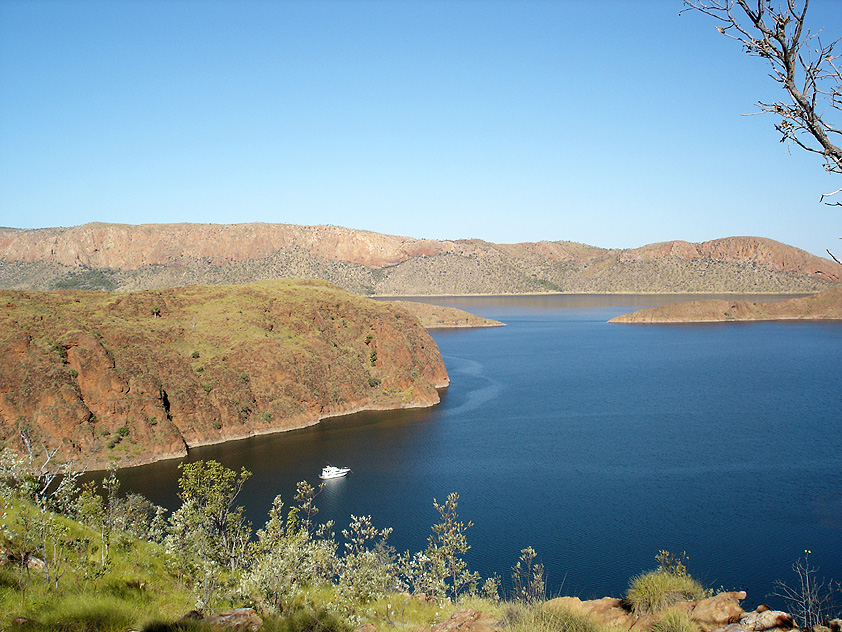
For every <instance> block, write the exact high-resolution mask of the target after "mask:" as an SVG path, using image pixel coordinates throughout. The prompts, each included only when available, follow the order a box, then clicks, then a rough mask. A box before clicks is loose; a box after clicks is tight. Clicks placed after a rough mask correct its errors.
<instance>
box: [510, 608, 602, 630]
mask: <svg viewBox="0 0 842 632" xmlns="http://www.w3.org/2000/svg"><path fill="white" fill-rule="evenodd" d="M504 619H505V623H506V630H508V631H509V632H609V631H610V630H612V628H610V627H608V626H605V625H602V624H601V623H599V622H598V621H597V620H596V619H594V618H593V617H591V616H589V615H587V614H585V613H583V612H576V611H575V610H571V609H569V608H553V607H537V606H520V607H518V606H512V607H511V608H510V609H509V611H508V612H507V613H506V616H505V617H504Z"/></svg>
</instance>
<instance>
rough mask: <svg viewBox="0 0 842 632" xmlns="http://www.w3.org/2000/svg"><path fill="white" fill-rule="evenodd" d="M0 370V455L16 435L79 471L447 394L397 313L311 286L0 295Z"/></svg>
mask: <svg viewBox="0 0 842 632" xmlns="http://www.w3.org/2000/svg"><path fill="white" fill-rule="evenodd" d="M409 307H410V308H411V307H412V306H409ZM0 356H2V357H3V362H2V363H0V445H3V444H5V445H11V446H14V447H17V448H20V442H21V437H20V432H21V431H25V432H26V433H28V434H29V436H30V437H31V438H32V440H33V443H34V444H35V445H41V444H42V442H43V444H44V445H46V447H47V448H50V449H52V448H59V449H60V456H61V457H63V458H65V459H69V460H73V461H74V462H75V464H76V465H77V466H78V467H80V468H82V467H85V466H89V467H103V466H104V465H106V464H107V463H109V462H110V461H112V460H116V461H118V462H119V463H120V464H121V465H136V464H140V463H145V462H150V461H153V460H156V459H159V458H164V457H171V456H182V455H184V454H185V453H186V450H187V448H189V447H193V446H198V445H204V444H208V443H218V442H221V441H227V440H230V439H237V438H241V437H248V436H252V435H256V434H263V433H268V432H277V431H281V430H288V429H291V428H300V427H303V426H308V425H311V424H314V423H316V422H317V421H318V420H319V419H321V418H323V417H326V416H331V415H337V414H345V413H351V412H355V411H358V410H372V409H394V408H404V407H415V406H431V405H433V404H437V403H438V402H439V395H438V392H437V388H440V387H443V386H446V385H447V384H448V382H449V380H448V377H447V371H446V369H445V366H444V363H443V361H442V359H441V355H440V354H439V351H438V347H437V346H436V344H435V342H434V341H433V339H432V338H431V337H430V335H429V334H428V333H427V332H426V331H425V330H424V329H423V328H422V326H421V323H420V322H419V321H418V319H417V318H416V317H415V316H414V315H413V314H412V313H410V312H409V311H407V310H406V309H404V308H402V307H400V306H396V305H393V304H391V303H389V302H381V301H372V300H370V299H366V298H362V297H359V296H355V295H354V294H351V293H350V292H347V291H344V290H341V289H339V288H336V287H333V286H331V285H329V284H327V283H325V282H322V281H288V280H278V281H269V282H263V283H255V284H249V285H241V286H220V287H198V286H192V287H183V288H176V289H165V290H147V291H142V292H131V293H120V294H114V293H106V292H80V291H73V292H33V291H17V290H0ZM279 458H283V456H282V455H279Z"/></svg>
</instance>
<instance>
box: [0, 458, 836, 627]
mask: <svg viewBox="0 0 842 632" xmlns="http://www.w3.org/2000/svg"><path fill="white" fill-rule="evenodd" d="M60 475H63V476H60ZM249 476H250V473H249V472H248V471H247V470H245V469H242V470H240V471H239V472H236V471H233V470H229V469H227V468H225V467H224V466H222V465H221V464H219V463H218V462H216V461H196V462H193V463H186V464H182V466H181V477H180V479H179V481H178V488H179V492H178V497H179V499H180V501H181V502H180V506H178V507H177V508H176V509H175V510H174V511H173V512H172V513H170V514H169V515H167V513H166V512H165V511H164V510H163V509H162V508H161V507H158V506H156V505H154V504H152V503H151V502H149V501H148V500H147V499H146V498H144V497H143V496H140V495H138V494H133V493H130V494H128V495H125V496H123V495H121V494H120V493H119V489H120V481H119V478H118V472H117V471H116V470H115V469H111V470H110V471H109V472H108V473H107V474H106V475H105V476H104V477H103V478H102V483H101V485H99V486H98V485H97V484H96V483H95V482H93V481H91V482H88V483H86V484H84V485H82V486H81V487H80V486H78V485H77V481H78V477H77V476H76V475H75V474H74V472H73V471H72V470H71V469H68V468H63V467H58V468H57V467H55V466H54V465H51V456H50V454H48V453H45V452H42V451H39V449H38V448H37V447H35V446H32V445H30V449H29V450H28V451H26V452H25V453H24V455H23V456H22V457H18V456H16V455H14V454H13V453H11V452H10V451H9V450H8V449H7V450H4V451H2V452H0V627H2V628H3V629H18V630H22V631H23V630H30V631H32V632H35V631H38V632H41V631H43V632H123V631H125V630H130V629H132V630H143V632H165V631H167V632H177V631H181V632H187V631H194V632H199V631H202V630H204V631H210V630H217V631H219V630H232V631H236V630H242V631H249V632H258V630H262V631H263V632H275V631H277V632H280V631H282V630H283V631H289V632H305V631H310V632H329V631H333V632H340V631H345V632H350V631H351V629H356V630H359V631H360V632H362V631H363V630H365V631H366V632H375V631H376V630H387V629H388V630H392V629H408V630H413V631H414V632H456V631H457V630H458V631H463V632H500V631H502V630H510V631H511V632H623V631H626V630H636V631H649V630H651V631H652V632H712V631H713V630H722V629H725V627H724V626H726V625H728V624H732V623H735V622H739V623H740V626H742V627H740V629H741V630H746V631H748V630H766V631H767V632H778V631H780V632H784V631H785V630H790V629H791V628H792V627H793V624H794V623H795V622H797V623H798V624H799V625H800V626H801V627H802V629H805V630H806V629H807V628H808V627H812V630H813V632H827V631H828V630H838V629H839V624H840V623H842V622H840V621H839V620H838V619H837V620H835V621H828V619H829V618H830V617H831V616H833V614H834V613H835V612H836V607H837V604H835V603H834V602H833V600H832V597H834V596H835V591H836V588H837V586H836V584H835V582H833V583H831V584H829V585H828V584H824V583H820V584H818V587H817V588H816V587H811V589H810V592H809V593H808V594H809V595H810V597H811V598H814V599H813V600H811V601H809V602H805V601H804V600H803V598H801V597H800V596H803V595H804V594H805V593H804V592H801V591H794V592H793V593H792V597H791V598H789V599H787V602H788V603H789V604H791V605H793V606H795V610H793V616H790V615H788V614H786V613H783V612H774V611H769V609H768V608H767V607H766V606H760V607H759V608H758V609H757V610H756V611H755V612H753V613H748V612H745V611H744V610H743V609H742V607H740V605H739V603H740V601H741V600H743V599H745V598H746V593H745V592H724V591H722V592H719V593H717V594H714V592H713V591H712V590H710V589H708V588H706V587H705V586H703V585H702V584H700V583H699V582H698V581H696V580H695V579H693V578H692V577H691V576H690V575H689V574H688V572H687V567H686V565H685V562H686V561H687V557H686V555H685V554H683V553H682V554H681V555H679V556H675V555H672V554H670V553H669V552H668V551H659V552H658V555H657V556H656V557H655V559H656V561H657V562H658V567H657V568H655V569H653V570H650V571H647V572H644V573H641V574H640V575H638V576H636V577H633V578H632V579H631V580H630V582H629V589H628V591H627V593H626V595H625V599H620V598H612V597H605V598H602V599H596V600H592V601H582V600H580V599H578V598H576V597H558V598H555V599H552V600H550V601H547V594H546V583H545V576H544V568H543V565H542V564H541V563H540V561H539V558H538V554H537V553H536V551H535V550H534V549H532V547H527V548H525V549H523V550H521V551H520V556H519V558H518V559H517V561H516V562H515V563H514V565H513V566H512V567H511V569H510V573H509V574H508V576H507V578H506V582H505V585H504V584H503V581H502V580H501V577H500V576H499V575H497V574H494V575H492V576H490V577H487V578H485V579H483V578H482V577H480V575H479V574H478V573H476V572H474V571H471V570H470V568H469V567H468V564H467V562H466V560H465V553H466V552H467V551H468V550H469V549H470V544H469V532H470V530H471V528H472V526H473V525H472V523H471V522H470V521H465V520H464V519H463V518H462V517H461V516H460V515H459V514H458V509H459V496H458V494H456V493H451V494H449V495H448V496H447V498H446V499H445V500H444V501H443V502H441V503H439V502H437V501H436V500H433V508H434V510H435V512H433V515H434V516H436V517H435V518H434V520H435V522H434V523H433V524H432V526H431V528H430V535H429V536H428V538H427V544H426V546H425V547H424V549H423V550H421V551H415V552H413V551H405V552H402V553H401V552H398V551H396V550H395V549H394V548H392V547H391V546H390V545H389V537H390V535H391V533H392V529H391V528H388V527H386V528H383V527H380V526H377V525H376V523H375V521H374V519H373V518H372V517H371V516H353V515H352V516H350V518H349V522H348V524H347V527H345V528H342V529H341V531H340V533H341V538H340V537H338V536H337V534H336V533H335V532H334V525H333V523H332V522H325V523H322V522H320V521H319V520H318V513H319V509H318V497H319V493H320V491H321V489H322V488H321V487H320V488H313V487H312V486H310V485H309V484H308V483H306V482H301V483H299V484H298V486H297V488H296V493H295V494H294V497H293V498H292V504H291V505H289V506H288V505H286V504H285V503H284V501H283V499H282V498H281V497H280V496H278V497H276V498H275V500H274V502H273V503H272V507H271V509H270V510H269V512H268V515H267V516H266V522H265V523H264V524H263V525H262V526H261V528H259V529H257V531H255V530H254V526H253V525H252V524H250V523H249V522H248V521H247V520H246V519H245V518H244V514H243V507H242V506H238V505H237V504H236V501H237V497H238V496H239V494H240V492H241V491H242V489H243V487H244V486H245V485H247V484H248V479H249ZM343 526H344V525H343ZM515 556H517V553H516V552H515V553H514V554H513V557H515ZM794 568H800V569H802V571H807V572H809V573H810V575H809V576H810V577H811V578H813V577H814V574H815V570H816V569H814V568H813V567H811V566H810V564H809V556H807V557H805V558H803V559H802V560H799V562H798V563H797V565H796V566H795V567H794ZM782 586H786V584H782ZM811 586H812V585H811ZM802 588H803V586H802ZM828 590H829V591H830V592H828ZM805 603H809V607H808V608H807V609H804V608H800V606H803V605H804V604H805ZM793 618H794V619H795V621H793ZM819 624H825V625H826V626H828V627H824V628H821V627H819ZM354 626H362V627H357V628H354ZM813 626H815V627H813Z"/></svg>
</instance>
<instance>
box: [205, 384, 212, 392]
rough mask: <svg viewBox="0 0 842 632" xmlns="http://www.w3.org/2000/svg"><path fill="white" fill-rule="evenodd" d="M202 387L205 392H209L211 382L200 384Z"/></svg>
mask: <svg viewBox="0 0 842 632" xmlns="http://www.w3.org/2000/svg"><path fill="white" fill-rule="evenodd" d="M202 388H203V389H205V393H210V392H211V391H212V390H213V385H212V384H202Z"/></svg>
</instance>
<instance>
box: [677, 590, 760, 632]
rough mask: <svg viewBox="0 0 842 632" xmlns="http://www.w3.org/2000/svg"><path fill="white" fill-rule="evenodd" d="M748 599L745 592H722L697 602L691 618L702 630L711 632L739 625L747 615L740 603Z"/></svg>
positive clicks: (691, 612)
mask: <svg viewBox="0 0 842 632" xmlns="http://www.w3.org/2000/svg"><path fill="white" fill-rule="evenodd" d="M745 598H746V594H745V592H743V591H740V592H722V593H719V594H718V595H714V596H713V597H708V598H707V599H702V600H701V601H697V602H696V605H695V607H694V608H693V609H692V610H691V611H690V617H691V618H692V619H693V620H694V621H695V622H697V623H698V624H699V625H700V626H701V628H702V630H704V631H705V632H711V631H712V630H717V629H719V628H722V627H724V626H727V625H728V624H730V623H737V622H738V621H740V620H741V618H742V617H743V615H744V614H745V610H743V609H742V608H741V607H740V601H742V600H743V599H745Z"/></svg>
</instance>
